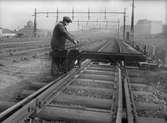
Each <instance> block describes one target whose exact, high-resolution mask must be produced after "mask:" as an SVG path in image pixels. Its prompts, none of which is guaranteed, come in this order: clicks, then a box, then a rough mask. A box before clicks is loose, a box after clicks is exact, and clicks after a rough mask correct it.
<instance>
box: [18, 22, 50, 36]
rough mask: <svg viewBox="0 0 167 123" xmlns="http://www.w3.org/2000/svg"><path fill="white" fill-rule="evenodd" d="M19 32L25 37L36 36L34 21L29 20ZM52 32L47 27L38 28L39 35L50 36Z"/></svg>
mask: <svg viewBox="0 0 167 123" xmlns="http://www.w3.org/2000/svg"><path fill="white" fill-rule="evenodd" d="M18 34H19V35H21V36H23V37H33V36H34V25H33V22H32V21H28V22H27V24H26V25H25V26H24V27H23V28H22V29H20V30H19V31H18ZM49 34H50V32H49V31H48V30H45V29H37V37H46V36H49Z"/></svg>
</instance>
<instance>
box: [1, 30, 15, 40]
mask: <svg viewBox="0 0 167 123" xmlns="http://www.w3.org/2000/svg"><path fill="white" fill-rule="evenodd" d="M16 35H17V34H16V32H15V31H11V30H9V29H5V28H2V27H0V38H2V37H7V38H10V37H14V36H16Z"/></svg>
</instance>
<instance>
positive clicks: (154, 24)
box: [150, 21, 163, 34]
mask: <svg viewBox="0 0 167 123" xmlns="http://www.w3.org/2000/svg"><path fill="white" fill-rule="evenodd" d="M150 25H151V29H150V31H151V32H150V33H151V34H158V33H162V31H163V23H162V21H150Z"/></svg>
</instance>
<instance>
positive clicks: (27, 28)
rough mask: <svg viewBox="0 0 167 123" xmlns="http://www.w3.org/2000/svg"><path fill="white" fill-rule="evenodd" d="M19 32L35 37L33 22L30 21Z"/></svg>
mask: <svg viewBox="0 0 167 123" xmlns="http://www.w3.org/2000/svg"><path fill="white" fill-rule="evenodd" d="M17 33H18V34H22V36H24V37H33V22H32V21H28V22H27V24H26V25H25V26H24V27H23V28H22V29H20V30H18V32H17Z"/></svg>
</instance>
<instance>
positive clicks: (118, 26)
mask: <svg viewBox="0 0 167 123" xmlns="http://www.w3.org/2000/svg"><path fill="white" fill-rule="evenodd" d="M119 24H120V21H119V20H118V25H117V28H118V30H117V33H118V39H119V28H120V25H119Z"/></svg>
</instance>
